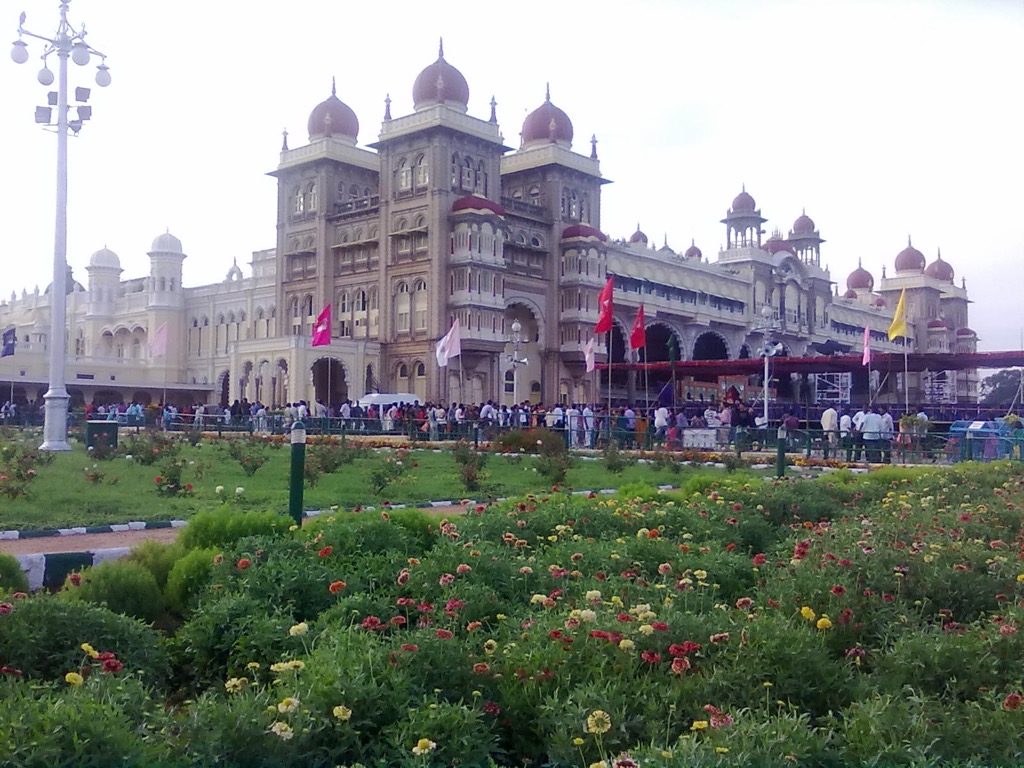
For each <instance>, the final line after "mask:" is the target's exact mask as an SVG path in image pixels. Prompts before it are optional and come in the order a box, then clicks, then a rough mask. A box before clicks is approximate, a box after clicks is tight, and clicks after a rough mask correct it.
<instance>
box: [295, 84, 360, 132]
mask: <svg viewBox="0 0 1024 768" xmlns="http://www.w3.org/2000/svg"><path fill="white" fill-rule="evenodd" d="M306 127H307V128H308V129H309V140H310V141H312V140H313V139H320V138H323V137H324V136H347V137H349V138H350V139H352V140H353V141H355V140H356V138H357V137H358V136H359V119H358V118H357V117H356V113H355V112H353V111H352V108H351V107H350V106H349V105H348V104H346V103H345V102H343V101H342V100H341V99H339V98H338V97H337V95H336V94H335V90H334V80H333V79H332V80H331V95H330V96H328V97H327V98H326V99H325V100H324V101H321V102H320V103H319V104H317V105H316V106H315V107H313V111H312V112H310V113H309V123H308V124H307V126H306Z"/></svg>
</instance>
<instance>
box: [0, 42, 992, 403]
mask: <svg viewBox="0 0 1024 768" xmlns="http://www.w3.org/2000/svg"><path fill="white" fill-rule="evenodd" d="M468 104H469V85H468V83H467V81H466V78H465V77H464V76H463V74H462V73H461V72H460V71H459V70H458V69H456V68H455V67H454V66H453V65H452V64H450V63H449V62H448V61H447V60H446V59H445V57H444V54H443V51H441V52H439V55H438V58H437V60H436V61H435V62H433V63H432V64H430V65H429V66H427V67H426V68H425V69H423V71H422V72H420V73H419V75H418V76H417V77H416V79H415V81H414V83H413V105H414V106H413V111H412V113H410V114H407V115H399V116H394V117H393V116H392V114H391V103H390V100H388V101H387V102H386V105H385V111H384V118H383V121H382V123H381V125H380V130H379V132H378V133H377V135H376V137H374V140H373V141H372V142H371V143H366V144H362V145H361V144H360V142H359V132H360V122H359V119H358V118H357V116H356V114H355V113H354V112H353V110H352V109H350V108H349V107H348V106H347V105H346V104H345V103H344V102H343V101H341V99H339V98H338V96H337V94H336V93H335V89H334V87H333V86H332V88H331V93H330V95H329V96H328V97H327V99H325V100H324V101H323V102H322V103H320V104H318V105H316V106H315V107H314V108H313V110H312V111H311V113H310V115H309V119H308V141H307V142H305V143H304V144H302V145H301V146H295V147H294V148H292V147H290V146H289V142H288V139H289V137H288V135H287V134H286V135H285V141H284V143H283V146H282V148H281V154H280V161H279V163H278V166H277V168H276V169H274V170H273V171H272V172H271V175H272V176H273V177H275V178H276V180H277V233H278V234H277V242H276V243H274V244H273V247H272V248H268V249H266V250H261V251H257V252H255V253H253V254H252V258H251V261H250V262H249V264H248V265H247V266H248V267H249V269H248V270H246V271H243V270H242V269H241V268H240V267H239V266H238V265H237V263H232V264H231V265H227V264H225V267H226V275H225V278H224V280H223V281H222V282H219V283H213V284H210V285H204V286H196V287H188V286H185V285H183V284H182V264H183V262H184V260H185V259H186V258H187V256H186V252H185V250H184V249H183V245H182V243H181V242H180V241H179V240H178V239H177V238H176V237H174V236H173V235H171V234H170V233H164V234H161V235H159V236H158V237H156V239H155V240H154V241H153V245H152V249H151V250H150V251H149V254H148V255H149V264H150V269H149V273H148V274H146V275H138V276H127V277H125V276H124V275H123V274H122V269H121V266H120V260H119V258H118V256H117V255H116V254H114V253H113V252H111V251H109V250H107V249H106V248H103V249H101V250H99V251H97V252H96V253H94V254H93V255H92V256H91V257H90V258H89V260H88V264H87V265H85V272H86V274H87V276H88V279H87V284H86V285H84V286H83V285H81V284H80V283H76V282H75V281H74V280H73V279H71V278H70V275H69V279H68V281H67V285H68V295H67V302H68V304H67V317H68V327H67V328H66V329H62V332H64V333H65V334H66V335H67V350H68V364H67V372H68V382H67V383H68V390H69V392H70V393H71V395H72V404H73V405H74V404H75V403H78V404H81V403H82V402H83V401H94V402H121V401H132V400H134V401H138V402H143V403H149V402H159V401H162V400H164V399H166V400H168V401H173V402H176V403H178V404H179V405H182V404H187V403H195V402H204V403H228V402H230V401H233V400H235V399H236V398H237V399H242V398H248V399H249V400H250V401H253V400H260V401H262V402H264V403H266V404H268V405H272V406H275V405H279V404H282V403H285V402H288V401H292V400H299V399H305V400H307V401H310V400H313V399H314V398H319V399H322V400H329V401H330V402H331V403H338V402H341V401H342V400H344V399H346V398H352V399H355V398H358V397H360V396H362V395H363V394H364V393H366V392H371V391H381V392H412V393H415V394H417V395H419V396H420V397H421V398H423V399H424V400H436V399H441V400H445V401H449V400H459V401H463V402H481V401H483V400H487V399H491V400H494V401H496V402H499V401H500V402H504V403H512V402H514V401H517V400H518V401H522V400H531V401H533V402H545V403H549V402H553V401H555V400H561V401H568V400H572V401H579V402H582V401H594V400H598V399H603V398H604V397H606V396H607V391H606V389H605V387H607V381H606V379H605V378H604V377H602V379H601V380H600V383H598V379H597V378H596V377H595V376H594V375H593V374H587V373H586V371H585V360H584V345H585V344H586V343H587V341H588V339H589V338H590V337H591V335H592V331H593V328H594V324H595V322H596V321H597V317H598V311H597V297H598V294H599V293H600V291H601V289H602V287H603V286H604V284H605V281H606V279H607V278H608V276H613V277H614V281H615V297H614V302H615V315H614V325H615V327H614V328H613V330H612V331H611V339H610V349H611V358H612V361H613V362H621V361H624V360H631V359H636V358H635V357H634V353H633V352H632V351H631V350H629V349H628V341H627V339H628V338H629V332H630V329H631V327H632V325H633V320H634V317H635V315H636V312H637V309H638V307H639V306H640V304H641V303H643V304H644V306H645V314H646V319H647V347H646V348H645V350H644V357H643V359H645V360H648V361H655V360H668V359H669V355H670V351H669V348H670V346H672V347H674V348H675V349H676V350H678V352H677V353H671V354H677V356H678V359H681V360H693V359H697V360H701V359H705V360H706V359H734V358H742V357H757V356H758V355H759V351H760V350H761V348H762V346H764V344H765V342H766V340H769V339H770V340H771V341H772V342H773V343H779V344H781V345H782V347H783V354H787V355H793V356H804V355H813V354H819V353H821V354H827V353H832V352H837V351H847V352H849V351H852V352H853V353H859V352H860V348H861V340H862V337H863V333H864V328H865V327H867V328H868V329H869V332H870V336H871V340H872V346H873V348H874V349H875V350H876V351H880V352H883V351H888V352H902V351H903V350H904V349H905V347H904V345H903V343H902V342H901V341H897V342H896V343H890V342H889V341H888V338H887V335H886V330H887V329H888V327H889V324H890V322H891V320H892V317H893V312H894V309H895V306H896V302H897V300H898V298H899V295H900V292H901V291H902V290H903V289H906V292H907V305H908V327H909V328H910V339H909V346H908V348H909V349H910V351H931V352H939V351H942V352H947V351H948V352H973V351H976V347H977V336H976V335H975V333H974V332H973V331H972V330H971V329H970V327H969V324H968V303H969V302H968V296H967V290H966V287H965V285H964V284H963V282H961V285H959V286H958V285H956V284H955V282H954V277H955V276H954V271H953V268H952V266H950V264H949V263H948V262H946V261H945V260H943V258H942V257H941V256H936V258H935V260H934V261H932V262H931V263H930V264H929V263H927V262H926V258H925V256H924V255H923V254H922V253H921V252H920V251H918V250H917V249H916V248H914V247H913V246H912V245H911V244H909V243H908V244H907V246H906V248H904V249H903V250H901V251H899V253H898V255H896V257H895V262H894V263H893V265H892V267H893V269H892V270H891V274H889V275H887V270H886V266H884V265H881V274H880V277H879V279H878V280H877V281H876V280H875V277H874V275H872V274H871V272H869V271H868V270H867V269H866V268H865V267H863V266H859V267H858V268H857V269H856V270H854V271H853V272H852V273H851V274H850V275H849V276H848V277H847V278H846V279H845V281H844V282H843V283H842V284H841V285H838V286H837V284H836V282H835V281H834V280H833V279H832V277H831V276H830V274H829V271H828V270H827V269H825V268H823V267H822V262H821V251H822V249H823V248H824V247H825V245H824V244H825V240H824V239H823V238H822V236H821V234H820V232H819V230H818V228H817V226H816V224H815V222H814V221H813V220H812V219H811V218H810V217H809V216H807V215H806V213H801V215H799V216H798V217H797V218H796V220H795V221H794V223H793V225H792V227H791V228H790V229H789V230H788V233H787V234H785V235H784V234H783V231H782V230H779V229H775V230H774V231H773V234H771V235H770V236H768V237H767V238H765V237H764V235H765V234H766V230H765V228H764V226H765V224H766V222H767V221H768V220H767V219H766V218H765V217H763V216H762V215H761V210H760V209H759V208H758V207H757V205H756V203H755V200H754V198H753V197H752V196H751V195H750V194H749V193H748V192H747V191H746V190H743V191H741V192H740V194H739V195H737V196H736V198H735V199H734V200H733V201H732V204H731V205H730V206H729V208H728V210H727V211H726V213H725V216H724V218H723V219H722V224H723V225H724V227H725V234H726V237H725V247H724V248H723V249H722V250H721V251H720V252H719V253H718V254H717V255H716V256H714V257H713V258H708V257H705V256H704V254H703V253H702V251H701V249H700V248H698V247H697V246H696V245H695V244H694V245H691V246H690V247H688V248H686V249H685V250H684V251H682V252H676V251H675V250H673V249H671V248H669V247H668V244H667V243H666V244H663V245H662V246H661V247H657V246H656V244H654V243H652V242H651V241H650V240H649V238H648V237H647V235H645V234H644V233H643V232H642V231H640V230H639V227H638V229H637V231H636V232H634V233H633V234H632V235H629V236H628V237H621V238H615V237H611V236H609V235H608V234H606V233H605V232H604V231H603V229H602V226H601V188H602V186H603V185H604V184H605V183H607V182H608V180H607V179H605V178H604V177H603V175H602V173H601V167H600V161H599V159H598V156H597V150H596V146H597V145H596V140H595V139H591V140H590V141H589V142H586V141H584V142H582V143H583V144H584V147H585V149H584V151H582V152H581V151H578V146H579V144H580V142H578V141H576V140H575V139H576V137H575V135H574V130H573V124H572V121H571V120H570V118H569V116H568V115H567V114H566V112H565V111H563V110H562V109H561V108H559V107H558V106H556V105H555V104H554V103H553V102H552V100H551V97H550V93H549V94H548V95H547V96H546V98H545V99H544V102H543V103H542V104H541V105H540V106H538V107H537V108H536V109H535V110H533V111H532V112H531V113H530V114H529V115H528V116H527V118H526V120H525V121H524V123H523V125H522V127H521V131H520V141H519V143H518V146H517V147H510V146H507V145H506V142H505V138H504V136H503V135H502V131H501V129H500V127H499V124H498V120H497V116H496V113H495V104H494V101H493V99H492V102H491V110H490V114H489V115H488V116H485V117H477V116H474V115H471V114H470V113H469V109H468ZM292 143H295V142H294V140H293V141H292ZM626 171H627V172H628V169H626ZM898 248H899V245H898V244H895V247H894V248H893V251H894V252H895V251H896V250H898ZM74 262H75V258H74V255H72V256H71V257H70V258H69V263H72V264H73V263H74ZM53 298H54V297H53V296H51V295H50V293H49V291H48V290H47V291H43V292H42V293H40V292H39V290H38V289H36V290H35V291H32V292H28V291H24V290H22V292H21V294H20V296H19V295H18V294H17V293H12V294H11V296H10V300H9V301H5V302H2V303H0V330H7V329H10V328H14V329H16V332H17V348H16V352H15V354H14V355H13V356H9V357H5V358H0V402H2V401H3V400H6V399H7V397H8V395H5V394H4V393H5V391H6V390H7V389H8V388H10V391H12V392H13V393H14V396H15V399H16V400H19V401H22V402H25V401H33V400H36V401H41V398H42V395H43V393H44V392H45V391H46V389H47V351H46V350H47V345H48V339H49V338H50V336H51V334H52V333H53V329H52V328H51V327H50V321H49V317H50V305H51V302H52V301H53ZM328 304H330V305H332V316H333V327H332V342H331V344H330V345H328V346H318V347H312V346H311V344H310V339H311V336H312V331H313V325H314V322H315V320H316V318H317V316H318V315H319V314H320V311H321V310H322V309H323V308H324V307H325V306H326V305H328ZM456 318H457V319H458V320H459V322H460V326H461V329H462V354H461V356H460V357H458V358H454V359H453V360H452V361H451V362H450V364H449V365H448V366H447V367H440V366H439V365H438V362H437V360H436V357H435V354H434V349H435V345H436V343H437V341H438V339H439V338H441V337H442V336H443V335H444V334H445V333H446V332H447V331H448V330H449V328H450V327H451V325H452V323H453V321H454V320H455V319H456ZM514 321H518V322H519V327H520V328H521V333H520V343H519V347H518V351H519V355H520V357H519V358H517V359H518V360H520V362H519V363H518V365H516V366H515V367H516V368H518V370H513V364H512V362H511V361H512V359H513V356H514V350H515V348H514V346H513V343H512V341H511V339H510V336H511V328H512V324H513V322H514ZM164 325H166V331H162V332H161V338H160V343H159V344H154V343H153V341H154V336H155V335H156V334H157V331H158V330H159V329H161V328H162V326H164ZM607 344H608V340H607V339H605V338H604V336H602V337H600V338H598V340H597V343H596V344H595V348H596V349H597V350H598V355H597V359H598V361H599V362H603V361H605V360H606V359H607V355H606V352H605V350H606V345H607ZM523 360H525V362H522V361H523ZM820 384H821V386H822V387H825V386H826V382H824V381H822V382H820ZM611 386H612V388H613V396H615V397H616V398H625V397H630V396H636V395H637V392H636V388H637V386H639V382H638V380H637V378H636V377H635V376H633V377H628V378H626V377H623V378H622V379H617V378H616V377H612V380H611ZM649 386H651V387H652V388H653V386H654V385H653V384H649ZM828 386H831V384H828ZM909 386H910V391H911V396H912V397H913V398H914V400H915V401H918V400H928V401H936V400H937V401H942V402H957V401H961V402H966V401H973V400H976V397H977V378H976V373H975V372H973V371H960V372H957V373H953V372H950V373H948V374H946V373H945V372H937V373H933V374H920V375H919V374H913V375H912V377H911V381H910V382H909ZM893 388H894V389H895V382H894V383H893ZM599 389H600V390H601V391H598V390H599ZM900 391H901V390H900Z"/></svg>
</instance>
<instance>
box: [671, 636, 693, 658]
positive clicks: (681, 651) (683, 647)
mask: <svg viewBox="0 0 1024 768" xmlns="http://www.w3.org/2000/svg"><path fill="white" fill-rule="evenodd" d="M699 650H700V643H695V642H693V641H692V640H685V641H683V642H682V643H672V645H670V646H669V647H668V652H669V653H670V654H671V655H672V656H686V655H687V654H690V653H693V652H694V651H699Z"/></svg>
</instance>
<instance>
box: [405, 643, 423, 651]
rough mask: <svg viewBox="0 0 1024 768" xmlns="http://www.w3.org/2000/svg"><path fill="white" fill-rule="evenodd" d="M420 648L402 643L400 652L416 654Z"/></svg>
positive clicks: (412, 644)
mask: <svg viewBox="0 0 1024 768" xmlns="http://www.w3.org/2000/svg"><path fill="white" fill-rule="evenodd" d="M419 649H420V647H419V646H418V645H416V644H415V643H402V650H403V651H408V652H409V653H416V651H418V650H419Z"/></svg>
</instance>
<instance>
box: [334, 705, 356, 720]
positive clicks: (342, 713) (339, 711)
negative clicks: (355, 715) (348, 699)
mask: <svg viewBox="0 0 1024 768" xmlns="http://www.w3.org/2000/svg"><path fill="white" fill-rule="evenodd" d="M331 712H332V713H333V714H334V716H335V717H336V718H338V719H339V720H341V721H342V722H345V721H346V720H349V719H350V718H351V717H352V710H351V709H349V708H348V707H346V706H345V705H343V704H339V705H338V706H336V707H335V708H334V709H333V710H331Z"/></svg>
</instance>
